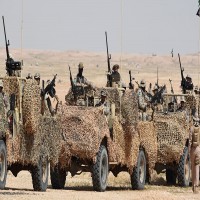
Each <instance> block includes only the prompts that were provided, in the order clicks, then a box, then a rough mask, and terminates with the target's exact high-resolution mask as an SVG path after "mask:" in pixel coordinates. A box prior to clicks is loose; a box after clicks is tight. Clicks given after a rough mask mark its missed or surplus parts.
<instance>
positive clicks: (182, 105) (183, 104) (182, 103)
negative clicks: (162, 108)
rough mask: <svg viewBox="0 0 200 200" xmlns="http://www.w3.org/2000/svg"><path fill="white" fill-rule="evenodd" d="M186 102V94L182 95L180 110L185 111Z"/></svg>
mask: <svg viewBox="0 0 200 200" xmlns="http://www.w3.org/2000/svg"><path fill="white" fill-rule="evenodd" d="M185 103H186V101H185V97H184V96H181V97H180V105H179V107H178V109H177V111H180V112H182V111H185V109H186V105H185Z"/></svg>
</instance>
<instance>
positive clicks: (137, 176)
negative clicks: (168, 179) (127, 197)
mask: <svg viewBox="0 0 200 200" xmlns="http://www.w3.org/2000/svg"><path fill="white" fill-rule="evenodd" d="M145 181H146V157H145V153H144V151H143V150H142V149H141V150H140V151H139V154H138V159H137V164H136V166H135V167H134V168H133V172H132V174H131V185H132V189H133V190H142V189H144V185H145Z"/></svg>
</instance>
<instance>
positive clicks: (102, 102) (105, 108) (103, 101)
mask: <svg viewBox="0 0 200 200" xmlns="http://www.w3.org/2000/svg"><path fill="white" fill-rule="evenodd" d="M106 97H107V94H106V92H105V91H101V99H100V101H99V102H98V103H97V104H96V105H95V107H100V106H102V107H103V113H104V114H105V115H108V114H109V113H110V104H109V103H108V102H107V101H106Z"/></svg>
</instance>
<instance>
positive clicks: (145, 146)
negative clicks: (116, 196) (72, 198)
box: [50, 87, 157, 191]
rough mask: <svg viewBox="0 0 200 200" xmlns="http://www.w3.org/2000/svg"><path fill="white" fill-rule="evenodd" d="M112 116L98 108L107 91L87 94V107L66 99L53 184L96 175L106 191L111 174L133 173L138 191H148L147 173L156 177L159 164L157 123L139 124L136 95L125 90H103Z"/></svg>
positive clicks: (98, 185)
mask: <svg viewBox="0 0 200 200" xmlns="http://www.w3.org/2000/svg"><path fill="white" fill-rule="evenodd" d="M103 90H104V92H106V93H107V95H108V96H107V101H108V103H109V104H110V108H111V111H110V113H109V114H107V115H105V114H104V113H103V108H102V107H94V105H95V104H96V102H97V101H99V98H100V91H101V89H97V90H96V91H95V92H94V94H91V95H89V93H87V94H85V96H84V97H83V98H82V99H79V103H80V101H82V103H81V105H83V106H77V105H73V95H72V92H71V91H69V93H68V95H67V96H66V103H67V105H62V106H60V108H59V111H58V114H57V115H60V116H62V117H61V118H60V120H61V124H62V131H63V134H62V135H63V140H62V141H61V142H60V144H61V145H62V147H61V152H60V156H59V162H58V163H57V164H56V165H55V166H51V170H50V171H51V183H52V187H53V188H56V189H60V188H63V187H64V185H65V181H66V175H67V172H70V173H71V175H72V176H74V175H76V174H80V173H81V172H91V173H92V182H93V188H94V190H96V191H105V190H106V187H107V176H108V173H109V171H110V172H112V173H113V174H114V175H115V176H117V175H118V173H119V172H121V171H127V172H128V173H130V179H131V184H132V188H133V189H143V188H144V185H145V180H146V174H148V175H151V173H152V169H153V168H154V166H155V162H156V159H157V145H156V144H157V141H156V140H157V138H156V135H155V129H154V125H153V123H152V122H139V121H138V106H137V98H136V93H134V92H133V90H126V91H124V89H123V88H110V87H107V88H103Z"/></svg>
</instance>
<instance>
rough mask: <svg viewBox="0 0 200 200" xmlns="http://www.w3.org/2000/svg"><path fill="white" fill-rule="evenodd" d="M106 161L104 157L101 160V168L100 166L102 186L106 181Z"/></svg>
mask: <svg viewBox="0 0 200 200" xmlns="http://www.w3.org/2000/svg"><path fill="white" fill-rule="evenodd" d="M107 165H108V161H107V158H106V156H103V158H102V166H101V180H102V182H103V184H105V183H106V180H107V173H108V167H107Z"/></svg>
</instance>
